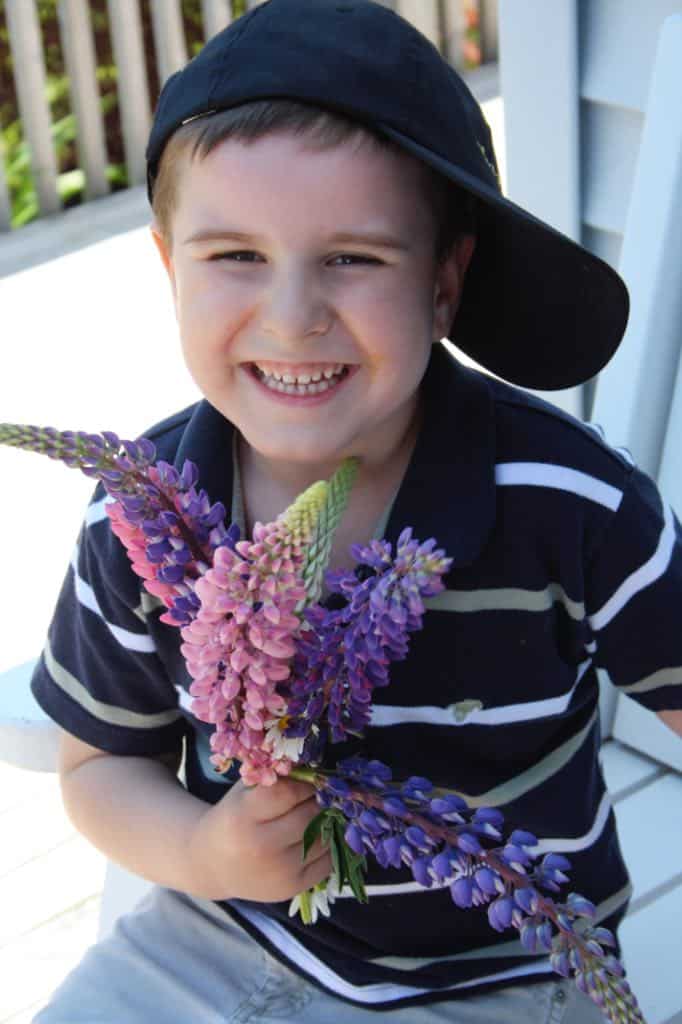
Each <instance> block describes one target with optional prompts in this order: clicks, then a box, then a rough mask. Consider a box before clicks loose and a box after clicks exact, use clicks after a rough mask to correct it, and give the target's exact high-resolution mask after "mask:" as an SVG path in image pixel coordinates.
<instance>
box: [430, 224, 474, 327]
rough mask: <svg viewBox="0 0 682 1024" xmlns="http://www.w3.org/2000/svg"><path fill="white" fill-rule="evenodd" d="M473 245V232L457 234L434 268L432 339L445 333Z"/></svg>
mask: <svg viewBox="0 0 682 1024" xmlns="http://www.w3.org/2000/svg"><path fill="white" fill-rule="evenodd" d="M475 248H476V236H475V235H460V237H459V238H458V239H457V241H456V242H455V243H454V245H453V246H452V248H451V250H450V252H449V253H448V255H447V256H446V257H445V259H444V260H443V261H442V263H440V264H439V266H438V268H437V270H436V281H435V287H434V294H433V341H434V343H435V342H437V341H440V339H441V338H444V337H446V336H447V333H448V331H449V330H450V327H451V326H452V321H453V320H454V319H455V315H456V313H457V310H458V309H459V303H460V300H461V297H462V289H463V288H464V279H465V276H466V272H467V267H468V266H469V263H470V262H471V257H472V256H473V254H474V249H475Z"/></svg>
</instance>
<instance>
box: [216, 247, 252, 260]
mask: <svg viewBox="0 0 682 1024" xmlns="http://www.w3.org/2000/svg"><path fill="white" fill-rule="evenodd" d="M209 259H211V260H234V262H235V263H253V262H254V261H255V259H260V257H259V256H258V253H257V252H252V251H251V250H250V249H239V250H235V252H214V253H213V254H212V255H211V256H209Z"/></svg>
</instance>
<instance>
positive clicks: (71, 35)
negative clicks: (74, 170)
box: [57, 0, 109, 199]
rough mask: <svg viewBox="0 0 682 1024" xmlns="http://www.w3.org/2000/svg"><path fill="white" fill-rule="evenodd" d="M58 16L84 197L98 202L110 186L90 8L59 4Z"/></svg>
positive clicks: (82, 1) (82, 3)
mask: <svg viewBox="0 0 682 1024" xmlns="http://www.w3.org/2000/svg"><path fill="white" fill-rule="evenodd" d="M57 13H58V15H59V27H60V29H61V40H62V46H63V47H64V60H65V63H66V70H67V72H68V75H69V92H70V95H71V103H72V106H73V110H74V113H75V115H76V130H77V134H78V154H79V157H80V161H81V163H82V166H83V170H84V171H85V197H86V199H95V198H96V197H97V196H103V195H106V194H107V193H108V192H109V184H108V182H107V151H106V145H105V141H104V126H103V123H102V112H101V109H100V101H99V88H98V86H97V73H96V70H95V69H96V59H95V46H94V42H93V38H92V27H91V25H90V15H89V11H88V5H87V2H86V0H59V6H58V8H57Z"/></svg>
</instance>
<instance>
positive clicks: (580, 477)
mask: <svg viewBox="0 0 682 1024" xmlns="http://www.w3.org/2000/svg"><path fill="white" fill-rule="evenodd" d="M495 482H496V483H497V484H498V486H500V487H516V486H526V487H550V488H553V489H555V490H559V491H570V492H571V493H572V494H579V495H580V497H582V498H587V499H588V500H589V501H594V502H596V503H597V504H598V505H604V506H605V507H606V508H609V509H612V511H614V512H615V511H616V509H617V508H618V506H619V505H620V503H621V499H622V497H623V492H622V491H621V490H619V489H618V488H617V487H612V486H611V484H605V483H604V481H603V480H598V479H597V478H596V477H594V476H590V474H589V473H582V472H581V471H580V470H578V469H571V468H570V467H569V466H557V465H555V464H554V463H549V462H501V463H498V465H497V466H495Z"/></svg>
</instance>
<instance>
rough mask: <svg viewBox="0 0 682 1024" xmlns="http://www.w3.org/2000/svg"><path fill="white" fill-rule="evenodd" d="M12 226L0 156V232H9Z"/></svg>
mask: <svg viewBox="0 0 682 1024" xmlns="http://www.w3.org/2000/svg"><path fill="white" fill-rule="evenodd" d="M11 224H12V207H11V204H10V201H9V192H8V190H7V180H6V178H5V166H4V163H3V160H2V155H0V231H9V229H10V226H11Z"/></svg>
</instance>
